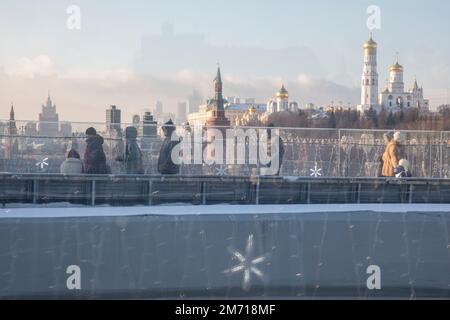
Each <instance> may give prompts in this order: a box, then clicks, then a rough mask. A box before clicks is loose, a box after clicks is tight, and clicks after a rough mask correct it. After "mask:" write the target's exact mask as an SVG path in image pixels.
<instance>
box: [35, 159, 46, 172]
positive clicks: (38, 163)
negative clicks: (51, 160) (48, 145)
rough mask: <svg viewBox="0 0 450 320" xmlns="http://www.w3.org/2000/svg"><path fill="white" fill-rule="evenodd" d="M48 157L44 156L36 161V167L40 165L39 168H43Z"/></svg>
mask: <svg viewBox="0 0 450 320" xmlns="http://www.w3.org/2000/svg"><path fill="white" fill-rule="evenodd" d="M47 161H48V158H44V159H42V160H41V161H39V162H37V163H36V167H40V168H41V170H44V167H46V166H48V162H47Z"/></svg>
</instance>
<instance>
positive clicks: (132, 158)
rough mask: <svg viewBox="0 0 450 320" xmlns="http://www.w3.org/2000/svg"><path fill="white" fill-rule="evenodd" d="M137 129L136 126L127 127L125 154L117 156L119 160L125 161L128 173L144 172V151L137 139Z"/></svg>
mask: <svg viewBox="0 0 450 320" xmlns="http://www.w3.org/2000/svg"><path fill="white" fill-rule="evenodd" d="M136 138H137V130H136V128H135V127H127V128H126V129H125V139H126V144H125V154H124V155H123V156H119V157H117V158H116V160H117V161H123V163H124V164H125V172H126V173H127V174H143V173H144V170H143V168H142V152H141V149H140V148H139V146H138V144H137V141H136Z"/></svg>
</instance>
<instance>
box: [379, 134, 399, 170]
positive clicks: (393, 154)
mask: <svg viewBox="0 0 450 320" xmlns="http://www.w3.org/2000/svg"><path fill="white" fill-rule="evenodd" d="M400 140H401V134H400V132H396V133H395V134H394V138H393V139H392V140H391V141H390V142H389V143H388V145H387V147H386V150H385V151H384V154H383V170H382V172H381V174H382V176H383V177H394V176H395V175H394V169H395V168H397V166H398V160H399V159H398V153H399V150H398V149H399V142H400Z"/></svg>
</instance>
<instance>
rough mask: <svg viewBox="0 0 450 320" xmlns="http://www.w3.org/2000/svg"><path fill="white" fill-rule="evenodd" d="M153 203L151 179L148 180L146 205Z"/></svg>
mask: <svg viewBox="0 0 450 320" xmlns="http://www.w3.org/2000/svg"><path fill="white" fill-rule="evenodd" d="M152 204H153V181H152V180H149V181H148V205H149V206H151V205H152Z"/></svg>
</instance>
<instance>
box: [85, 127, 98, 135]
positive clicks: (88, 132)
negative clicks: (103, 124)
mask: <svg viewBox="0 0 450 320" xmlns="http://www.w3.org/2000/svg"><path fill="white" fill-rule="evenodd" d="M86 134H87V135H91V136H95V135H96V134H97V130H95V128H92V127H90V128H87V129H86Z"/></svg>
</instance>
